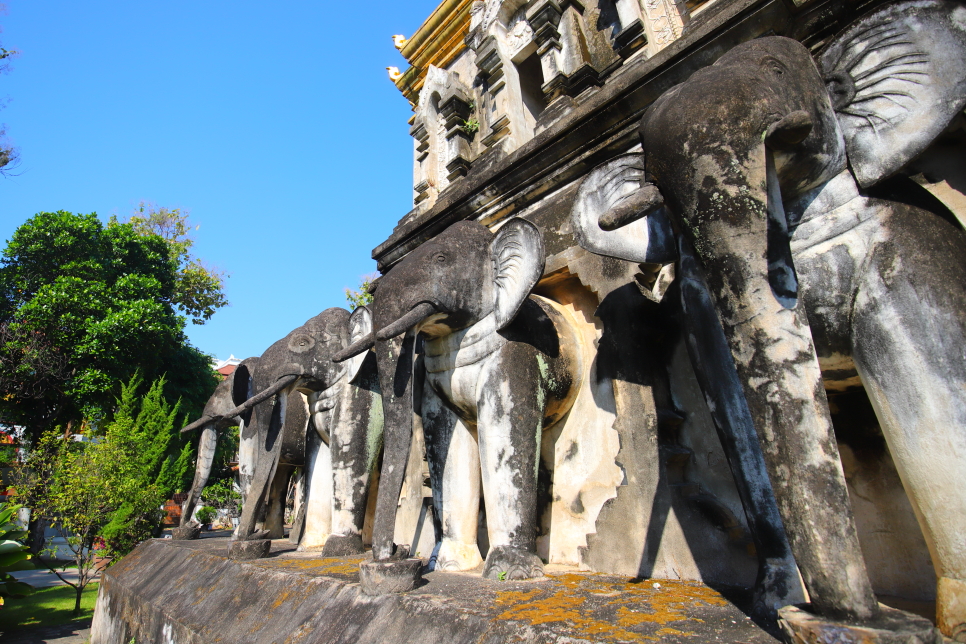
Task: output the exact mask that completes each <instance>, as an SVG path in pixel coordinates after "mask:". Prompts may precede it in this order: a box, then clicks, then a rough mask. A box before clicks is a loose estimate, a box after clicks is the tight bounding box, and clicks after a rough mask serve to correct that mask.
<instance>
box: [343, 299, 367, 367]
mask: <svg viewBox="0 0 966 644" xmlns="http://www.w3.org/2000/svg"><path fill="white" fill-rule="evenodd" d="M371 335H372V311H370V310H369V308H368V307H365V306H360V307H357V308H356V310H355V311H353V312H352V315H350V316H349V344H348V345H347V346H352V345H353V344H355V343H356V342H358V341H360V340H362V339H363V338H367V337H369V336H371ZM368 355H369V352H368V351H363V352H362V353H360V354H358V355H356V356H353V357H352V358H349V360H347V361H346V362H347V367H348V370H349V372H348V375H349V382H352V381H353V380H355V378H356V376H358V375H359V370H360V369H362V363H363V362H365V361H366V356H368Z"/></svg>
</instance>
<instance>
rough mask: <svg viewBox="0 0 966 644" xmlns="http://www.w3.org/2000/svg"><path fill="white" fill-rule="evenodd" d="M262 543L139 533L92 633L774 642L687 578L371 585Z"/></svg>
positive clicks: (353, 560) (465, 577)
mask: <svg viewBox="0 0 966 644" xmlns="http://www.w3.org/2000/svg"><path fill="white" fill-rule="evenodd" d="M367 557H368V555H360V556H355V557H348V558H344V559H336V558H329V559H323V558H319V557H318V556H317V554H316V553H298V552H295V551H294V546H293V545H292V544H290V543H289V542H288V541H287V540H284V541H283V540H277V541H274V542H272V551H271V553H270V554H269V556H268V557H267V558H265V559H258V560H254V561H234V560H230V559H229V558H228V540H227V539H223V538H218V539H213V538H202V539H200V540H197V541H172V540H167V541H166V540H161V539H158V540H153V541H148V542H145V543H143V544H141V545H140V546H138V547H137V549H136V550H134V552H132V553H131V554H130V555H128V556H127V557H125V558H124V559H123V560H121V561H120V562H119V563H118V564H117V565H115V566H113V567H112V568H109V569H108V570H107V571H105V573H104V574H103V577H102V579H101V583H100V589H99V591H98V593H99V594H98V599H97V608H96V611H95V614H94V622H93V625H92V629H91V642H92V644H128V643H129V642H131V641H132V638H134V640H135V641H137V642H177V643H179V644H180V643H197V644H210V643H211V642H233V643H235V644H246V643H252V644H255V643H264V642H288V643H291V644H308V643H323V642H325V643H332V642H345V643H349V642H352V643H356V642H358V643H361V644H366V643H373V644H375V643H382V642H394V643H397V642H398V643H403V642H413V643H415V642H446V643H463V642H466V643H469V642H474V643H476V642H492V643H497V642H499V643H501V644H502V643H503V642H534V643H536V642H539V643H541V644H549V643H552V642H559V643H561V644H563V643H564V642H567V643H576V642H654V641H659V642H667V643H672V644H674V643H680V644H684V643H689V644H699V643H703V642H743V643H745V644H764V643H774V642H776V640H775V638H774V637H773V636H772V635H770V634H769V633H768V632H766V631H764V630H762V629H761V628H759V627H758V626H756V625H755V623H754V622H753V621H751V620H750V619H748V617H746V616H745V614H744V613H742V612H741V611H740V610H739V609H738V608H737V607H736V606H735V605H734V604H732V603H731V602H730V601H728V600H727V599H726V598H725V597H723V596H722V595H721V594H719V593H718V592H716V591H714V590H712V589H711V588H708V587H707V586H704V585H702V584H699V583H693V582H673V581H654V580H638V579H628V578H627V577H617V576H613V575H601V574H596V573H581V572H576V571H574V570H561V569H559V568H560V567H556V566H552V565H551V566H547V577H546V578H544V579H542V580H532V581H489V580H486V579H483V578H482V577H481V576H480V573H479V572H470V573H442V572H433V573H428V574H426V575H425V582H423V584H422V585H421V586H418V587H417V588H416V589H414V590H412V591H410V592H408V593H403V594H389V595H381V596H378V597H371V596H369V595H366V594H364V593H363V592H362V590H361V589H360V587H359V564H360V563H362V562H363V561H366V559H367Z"/></svg>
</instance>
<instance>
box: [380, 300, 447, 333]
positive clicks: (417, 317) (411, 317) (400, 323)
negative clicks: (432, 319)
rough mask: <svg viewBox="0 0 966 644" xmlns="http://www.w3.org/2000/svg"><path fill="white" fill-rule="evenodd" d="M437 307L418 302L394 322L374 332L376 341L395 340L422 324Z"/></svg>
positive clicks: (428, 303)
mask: <svg viewBox="0 0 966 644" xmlns="http://www.w3.org/2000/svg"><path fill="white" fill-rule="evenodd" d="M436 310H437V307H436V306H435V305H434V304H432V303H430V302H420V303H419V304H417V305H416V306H414V307H413V308H412V309H410V310H409V312H408V313H406V314H405V315H403V316H402V317H400V318H399V319H397V320H396V321H395V322H392V323H390V324H387V325H386V326H384V327H383V328H381V329H379V330H378V331H377V332H376V340H388V339H390V338H395V337H396V336H397V335H399V334H401V333H405V332H406V331H408V330H409V329H411V328H412V327H414V326H416V325H417V324H418V323H420V322H422V321H423V320H425V319H426V318H428V317H429V316H430V315H432V314H433V313H435V312H436Z"/></svg>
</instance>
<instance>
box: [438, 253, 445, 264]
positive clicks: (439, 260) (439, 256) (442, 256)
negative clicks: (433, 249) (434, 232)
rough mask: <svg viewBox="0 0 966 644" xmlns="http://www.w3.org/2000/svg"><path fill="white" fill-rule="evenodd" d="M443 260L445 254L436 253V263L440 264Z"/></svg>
mask: <svg viewBox="0 0 966 644" xmlns="http://www.w3.org/2000/svg"><path fill="white" fill-rule="evenodd" d="M445 261H446V255H444V254H443V253H439V254H437V255H436V263H437V264H442V263H443V262H445Z"/></svg>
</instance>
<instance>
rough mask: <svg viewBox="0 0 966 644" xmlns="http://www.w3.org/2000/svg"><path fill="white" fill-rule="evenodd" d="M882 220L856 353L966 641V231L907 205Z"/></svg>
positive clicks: (861, 298)
mask: <svg viewBox="0 0 966 644" xmlns="http://www.w3.org/2000/svg"><path fill="white" fill-rule="evenodd" d="M880 218H881V221H882V223H881V224H879V225H878V226H877V228H883V229H885V231H886V232H879V231H878V230H877V231H876V233H875V240H876V241H877V246H876V247H875V248H874V250H873V251H872V253H871V255H872V257H871V259H870V260H869V261H868V262H867V266H868V268H867V269H866V270H865V272H864V273H862V274H861V277H860V281H859V284H858V287H857V289H856V291H855V293H856V295H855V298H854V301H855V307H854V310H853V312H852V316H851V317H852V320H853V328H852V334H851V337H852V341H853V356H854V359H855V365H856V368H857V369H858V372H859V375H860V376H861V378H862V384H863V385H865V388H866V392H867V393H868V394H869V399H870V400H871V401H872V405H873V407H874V408H875V412H876V416H877V417H878V419H879V424H880V425H881V427H882V433H883V435H884V436H885V439H886V443H887V445H888V446H889V452H890V453H891V454H892V458H893V461H894V462H895V465H896V469H897V470H898V472H899V476H900V478H901V480H902V484H903V487H904V488H905V490H906V493H907V495H908V496H909V500H910V501H911V502H912V505H913V508H915V511H916V517H917V518H918V520H919V523H920V526H921V527H922V532H923V536H924V537H925V540H926V544H927V546H928V547H929V553H930V555H931V557H932V561H933V565H934V567H935V570H936V576H937V578H938V584H937V593H936V622H937V625H938V626H939V628H940V630H942V632H943V634H944V635H945V636H946V637H949V638H952V639H953V640H954V641H956V642H966V395H964V392H966V349H964V347H966V237H964V236H963V234H962V233H961V232H960V231H959V230H956V229H954V228H952V226H949V225H948V224H946V222H944V221H942V220H940V219H939V218H938V217H935V216H933V215H931V213H927V212H922V211H917V210H913V209H911V208H907V207H903V206H893V207H892V208H890V209H888V210H886V209H883V213H882V214H881V215H880ZM872 235H873V233H871V232H870V233H868V236H869V237H871V236H872ZM856 236H857V235H856ZM849 241H851V240H849ZM858 241H862V240H861V239H859V240H857V241H853V242H852V245H853V246H858Z"/></svg>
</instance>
